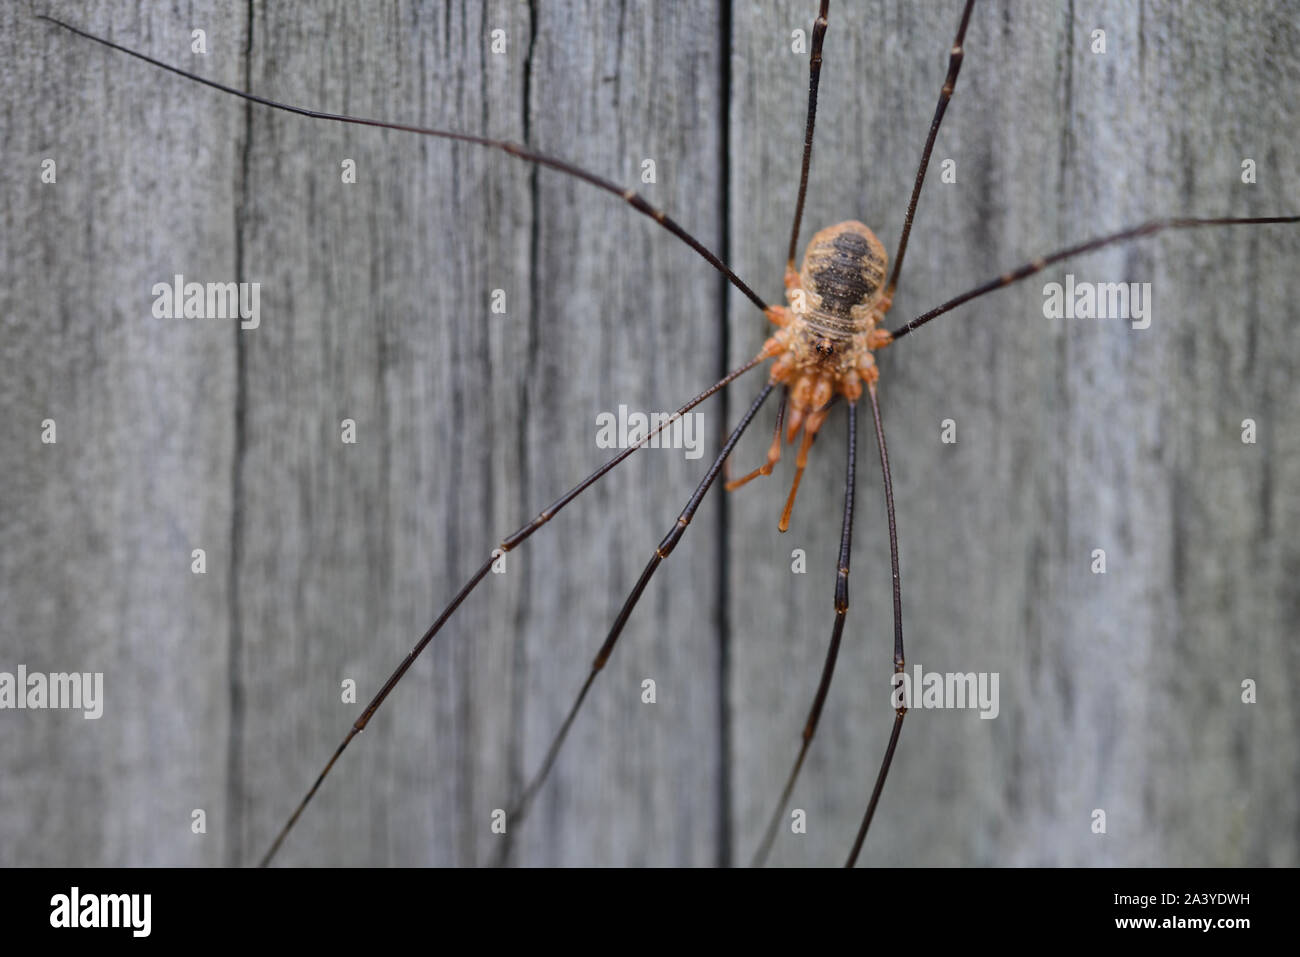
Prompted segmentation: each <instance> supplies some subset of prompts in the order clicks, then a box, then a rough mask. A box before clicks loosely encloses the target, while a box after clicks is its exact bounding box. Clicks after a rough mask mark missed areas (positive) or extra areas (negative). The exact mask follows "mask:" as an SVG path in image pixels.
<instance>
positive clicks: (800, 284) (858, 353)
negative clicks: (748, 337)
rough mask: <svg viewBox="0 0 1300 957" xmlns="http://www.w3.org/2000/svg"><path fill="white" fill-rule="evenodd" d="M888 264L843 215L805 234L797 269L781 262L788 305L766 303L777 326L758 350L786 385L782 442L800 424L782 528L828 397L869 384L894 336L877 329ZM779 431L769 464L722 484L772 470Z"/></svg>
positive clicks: (855, 393) (871, 237)
mask: <svg viewBox="0 0 1300 957" xmlns="http://www.w3.org/2000/svg"><path fill="white" fill-rule="evenodd" d="M888 263H889V257H888V255H887V254H886V253H885V246H884V244H883V243H882V242H881V241H880V240H879V239H878V238H877V237H876V234H875V233H873V232H872V231H871V230H870V229H869V228H867V227H866V226H865V225H863V224H862V223H860V222H857V221H856V220H847V221H845V222H842V223H838V224H836V225H834V226H828V227H826V228H825V229H823V230H821V231H820V232H818V233H817V234H815V235H814V236H813V238H812V239H811V240H810V241H809V243H808V248H807V250H805V252H804V257H803V266H802V268H800V270H799V271H798V272H795V270H794V268H793V263H790V264H787V266H786V272H785V294H786V299H787V300H788V301H789V303H790V305H789V307H788V308H787V307H785V306H769V307H768V309H767V310H766V312H767V317H768V318H769V319H770V320H771V321H772V322H773V323H774V324H775V325H776V326H778V330H777V332H776V333H775V334H773V335H772V336H771V338H769V339H768V340H767V342H766V343H764V346H763V355H765V356H769V357H775V358H776V361H775V362H774V363H773V364H772V371H771V382H772V383H773V384H777V385H784V386H785V387H786V389H787V395H788V399H787V401H788V403H789V407H790V417H789V420H788V422H787V423H786V426H785V434H786V441H787V442H791V443H792V442H794V440H795V437H796V436H797V435H798V434H799V430H800V428H802V429H803V433H804V440H803V444H802V445H801V447H800V449H799V456H798V458H797V459H796V461H795V467H796V473H795V479H794V485H793V486H792V487H791V489H790V497H789V499H788V500H787V502H786V508H785V512H784V513H782V516H781V524H780V529H781V531H785V530H786V529H787V528H788V527H789V523H790V511H791V509H792V508H793V506H794V498H795V494H796V493H797V492H798V489H799V478H800V476H801V475H802V473H803V469H804V466H805V465H806V464H807V458H808V449H809V448H810V447H811V446H812V443H813V439H814V438H816V436H817V431H818V430H819V429H820V428H821V427H822V424H823V423H824V422H825V421H826V416H827V414H828V413H829V411H830V404H831V400H832V399H834V398H835V396H836V395H837V394H838V395H843V396H844V397H845V398H846V399H848V401H850V402H856V401H857V400H858V399H860V398H861V397H862V386H863V383H866V384H867V385H868V386H870V387H874V386H875V384H876V381H877V379H879V378H880V370H879V369H878V368H877V367H876V359H875V356H874V355H873V354H872V353H873V351H874V350H876V349H882V348H884V347H885V346H887V345H889V343H890V342H891V341H892V339H891V337H890V335H889V333H888V332H887V331H886V330H884V329H880V328H878V326H879V325H880V322H881V320H883V319H884V316H885V313H886V312H888V311H889V306H890V302H891V298H892V296H891V293H890V292H889V290H888V289H887V288H886V287H885V275H886V267H887V266H888ZM780 438H781V436H780V424H779V423H778V432H777V435H776V436H775V437H774V438H773V440H772V447H771V449H769V451H768V458H767V463H766V464H765V465H763V466H762V467H761V468H760V469H758V470H756V471H755V472H753V473H751V474H750V475H749V476H747V477H746V478H745V479H741V480H739V481H737V482H732V483H729V484H728V488H736V487H738V486H739V485H741V484H743V483H744V482H745V481H748V479H749V478H753V477H755V476H756V475H758V474H763V475H767V474H770V473H771V469H772V467H773V466H774V465H775V464H776V462H777V461H778V460H779V458H780V455H781V442H780Z"/></svg>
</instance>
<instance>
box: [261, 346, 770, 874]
mask: <svg viewBox="0 0 1300 957" xmlns="http://www.w3.org/2000/svg"><path fill="white" fill-rule="evenodd" d="M763 358H764V356H762V355H759V356H758V357H756V358H754V359H751V360H750V361H749V362H747V363H745V364H744V365H743V366H741V367H740V368H738V369H735V370H733V371H731V372H729V373H727V375H726V376H724V377H723V378H722V379H720V380H718V381H717V382H715V383H714V384H713V385H711V386H709V388H707V389H705V390H704V391H703V392H701V393H700V394H699V395H697V396H696V397H695V398H693V399H691V401H690V402H688V403H686V404H685V405H684V406H682V407H681V408H680V409H678V410H677V411H676V412H674V413H673V414H672V415H671V416H669V417H668V421H666V422H665V423H664V424H663V425H661V426H659V427H658V428H656V429H654V430H653V431H651V432H650V433H649V434H648V435H646V436H645V437H644V438H643V439H641V441H639V442H637V443H636V444H635V445H630V446H628V447H627V448H626V449H624V450H623V451H621V452H620V453H619V454H618V455H616V456H614V457H613V458H612V459H610V460H609V461H608V462H606V463H605V464H604V465H602V466H601V467H600V468H598V469H596V471H594V472H592V473H591V474H590V475H588V476H587V477H586V478H585V479H583V480H582V481H581V482H579V483H578V484H577V485H575V486H574V487H573V488H571V489H569V491H567V492H565V493H564V494H563V495H561V496H560V497H559V498H558V499H556V500H555V501H554V502H552V503H551V504H550V505H549V506H547V507H546V508H545V509H543V510H542V511H541V512H540V513H539V514H538V515H537V517H536V518H534V519H533V520H532V521H531V522H529V523H528V524H527V525H524V526H522V527H521V528H520V529H519V530H518V531H516V532H515V533H514V534H513V535H510V536H509V537H508V538H506V539H505V540H504V541H502V542H501V544H500V545H499V546H498V548H497V549H496V550H494V551H493V553H492V554H491V555H489V556H488V558H487V560H486V561H485V562H484V563H483V564H482V565H481V566H480V567H479V569H478V571H476V572H475V573H474V574H473V576H471V577H470V580H469V581H467V582H466V583H465V586H464V587H463V588H461V590H460V591H459V592H457V593H456V597H455V598H453V599H452V600H451V603H450V604H448V605H447V607H446V608H444V609H443V610H442V614H440V615H439V616H438V618H437V620H436V621H434V623H433V624H432V625H430V626H429V630H428V631H426V632H425V633H424V635H423V636H422V637H421V638H420V640H419V641H418V642H416V643H415V647H414V648H412V649H411V652H410V654H408V655H407V656H406V657H405V658H404V659H403V660H402V663H401V664H400V665H398V666H397V670H395V671H394V672H393V673H392V674H391V675H389V677H388V680H387V681H385V682H384V686H383V687H382V688H380V689H379V692H378V694H376V695H375V696H374V698H373V699H371V701H370V704H368V705H366V710H365V711H363V712H362V713H361V717H359V718H357V720H356V721H355V722H354V723H353V725H352V727H351V728H350V729H349V730H348V733H347V735H346V736H345V737H344V738H343V741H342V742H341V743H340V744H339V746H338V748H337V749H335V751H334V754H333V756H332V757H331V758H330V759H329V761H328V762H327V763H326V765H325V768H324V770H322V771H321V773H320V774H319V775H318V776H317V778H316V781H315V783H314V784H312V786H311V788H310V789H309V790H308V791H307V794H306V796H305V797H303V799H302V800H301V801H300V802H299V803H298V807H297V808H296V809H295V810H294V812H293V814H292V815H290V816H289V820H288V821H286V822H285V825H284V827H283V828H281V829H280V833H279V834H278V835H277V836H276V838H275V841H274V842H273V843H272V844H271V847H270V848H269V849H268V850H267V852H266V854H265V855H263V857H262V860H261V863H260V864H259V865H258V866H260V867H266V866H267V865H268V864H270V863H271V859H272V858H273V857H275V853H276V851H278V850H279V849H280V845H281V844H283V843H284V839H285V838H286V837H288V836H289V832H290V831H291V830H292V829H293V826H294V824H296V823H297V822H298V818H299V817H301V816H302V812H303V811H304V810H305V809H306V807H307V805H308V804H309V803H310V802H311V799H312V798H313V797H315V795H316V792H317V791H318V790H320V786H321V784H322V783H323V782H324V780H325V776H326V775H327V774H329V773H330V769H331V768H333V767H334V762H336V761H337V760H338V759H339V756H340V755H341V754H342V753H343V752H344V750H345V749H346V748H347V746H348V745H349V744H351V743H352V739H353V738H355V737H356V736H357V735H358V734H360V733H361V732H362V731H364V730H365V729H366V725H367V724H369V723H370V719H371V718H373V717H374V716H375V712H376V711H378V710H379V707H380V705H382V704H383V703H384V699H385V698H387V697H388V695H389V694H390V693H391V692H392V690H393V688H394V687H396V686H397V683H398V682H399V681H401V680H402V676H403V675H405V674H406V672H407V671H408V670H409V669H410V667H411V665H413V664H415V659H416V658H418V657H419V656H420V653H421V652H423V651H424V649H425V647H426V646H427V645H428V644H429V642H430V641H432V640H433V636H434V635H436V634H437V633H438V632H439V631H440V630H441V629H442V626H443V625H445V624H446V623H447V621H448V619H450V618H451V616H452V614H453V613H454V612H455V611H456V609H457V608H459V607H460V605H461V602H463V601H464V600H465V599H466V598H468V597H469V594H470V592H472V591H473V590H474V589H475V588H476V587H477V586H478V584H479V582H481V581H482V580H483V579H484V578H485V577H486V576H487V573H488V570H489V569H491V567H492V563H493V562H494V561H496V559H497V558H498V557H499V555H500V553H503V552H508V551H510V550H511V549H513V548H515V547H516V546H518V545H519V544H520V543H521V542H523V541H524V540H525V539H527V538H528V537H529V536H530V535H532V534H533V532H535V531H537V530H538V529H539V528H541V527H542V526H543V525H545V524H546V523H547V522H549V521H550V520H551V519H552V518H554V517H555V515H556V513H557V512H559V511H560V509H562V508H564V506H566V505H568V504H569V503H570V502H572V501H573V500H574V499H575V498H577V497H578V496H579V495H581V494H582V493H583V492H585V491H586V490H587V489H589V488H591V486H593V485H595V484H596V482H598V481H600V479H601V478H603V477H604V476H605V475H606V474H607V473H609V472H610V471H612V470H613V469H614V467H615V466H617V465H618V464H619V463H620V462H622V461H623V460H624V459H626V458H627V457H628V456H629V455H631V454H632V453H633V452H635V451H636V450H637V449H639V448H641V447H642V446H644V445H645V444H646V443H647V442H649V441H650V440H651V439H652V438H654V436H656V435H658V434H659V433H660V432H662V431H663V430H664V429H666V428H668V427H669V426H671V425H672V424H673V422H675V421H677V420H678V419H679V418H681V417H682V416H683V415H685V414H686V413H687V412H689V411H690V410H691V409H693V408H695V406H697V405H699V404H700V403H701V402H703V401H704V400H705V399H707V398H709V396H711V395H713V394H714V393H715V392H718V391H719V390H721V389H722V388H724V387H725V386H727V385H728V384H729V383H731V382H734V381H735V380H736V379H738V378H739V377H740V376H742V375H744V374H745V373H746V372H748V371H749V370H750V369H752V368H754V367H755V366H756V365H758V364H759V363H760V362H761V361H762V360H763ZM768 389H769V391H770V389H771V387H770V386H769V387H768ZM766 394H767V393H766V392H764V395H765V396H766ZM751 416H752V412H751ZM747 422H748V419H746V423H747ZM711 474H712V473H711Z"/></svg>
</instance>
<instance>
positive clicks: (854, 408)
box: [750, 402, 858, 867]
mask: <svg viewBox="0 0 1300 957" xmlns="http://www.w3.org/2000/svg"><path fill="white" fill-rule="evenodd" d="M857 454H858V404H857V403H856V402H850V403H849V464H848V468H847V470H846V474H845V476H844V524H843V526H842V527H841V528H840V563H839V568H838V570H837V572H836V574H835V625H834V627H832V628H831V644H830V647H829V648H827V649H826V663H825V664H824V665H822V677H821V682H820V683H819V684H818V685H817V695H816V697H814V698H813V703H812V708H811V709H810V710H809V712H808V720H807V721H806V722H805V723H804V727H803V743H802V744H801V745H800V746H799V756H798V757H797V758H795V761H794V767H792V768H791V769H790V776H789V777H788V778H787V779H786V782H785V788H784V789H782V791H781V798H780V800H779V801H777V805H776V808H775V809H774V810H773V811H772V818H771V820H769V821H768V823H767V830H766V831H764V832H763V840H762V842H761V843H760V844H759V845H758V850H756V851H755V852H754V857H753V860H751V861H750V866H751V867H762V866H763V863H764V862H765V861H766V860H767V855H768V852H769V851H770V850H771V849H772V842H773V841H774V840H775V839H776V831H777V828H778V827H779V826H780V823H781V819H782V817H783V815H784V813H785V808H786V805H787V804H789V803H790V795H791V793H793V791H794V782H795V780H796V779H797V778H798V777H799V771H800V770H801V769H802V768H803V762H804V758H805V757H807V755H808V746H809V745H810V744H811V743H812V739H813V735H814V734H815V733H816V731H817V722H818V721H819V720H820V718H821V714H822V706H823V705H825V703H826V694H827V692H829V691H830V690H831V677H832V676H833V675H834V674H835V660H836V658H837V657H838V656H839V653H840V638H841V636H842V635H843V634H844V622H845V621H846V620H847V618H848V614H849V556H850V554H851V553H852V550H853V493H854V488H855V486H856V484H857V483H856V479H855V476H856V474H857Z"/></svg>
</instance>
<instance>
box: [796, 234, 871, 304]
mask: <svg viewBox="0 0 1300 957" xmlns="http://www.w3.org/2000/svg"><path fill="white" fill-rule="evenodd" d="M831 248H832V250H833V253H832V254H831V256H830V258H829V259H828V260H827V261H826V264H825V265H824V266H822V267H821V268H820V269H818V270H816V271H815V272H814V273H813V274H812V279H813V282H814V283H815V284H816V288H815V289H814V291H815V292H816V293H817V295H818V296H820V297H821V310H822V311H823V312H825V313H828V314H829V315H832V316H836V317H841V316H848V314H849V310H850V309H852V308H853V307H854V306H856V305H859V304H860V303H862V302H865V301H866V300H867V299H868V298H870V297H871V296H872V295H874V294H875V292H876V290H877V289H878V288H879V286H878V285H877V284H876V283H873V282H870V281H869V280H868V279H867V277H866V276H865V275H863V272H864V270H863V268H862V266H863V260H868V259H869V260H874V259H875V256H874V255H873V251H872V249H871V246H870V244H869V243H868V242H867V240H866V237H865V236H861V235H859V234H858V233H855V232H849V231H847V230H846V231H845V232H842V233H840V234H839V235H838V236H836V237H835V241H834V243H832V245H831Z"/></svg>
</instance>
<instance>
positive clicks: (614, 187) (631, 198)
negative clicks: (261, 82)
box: [37, 14, 767, 311]
mask: <svg viewBox="0 0 1300 957" xmlns="http://www.w3.org/2000/svg"><path fill="white" fill-rule="evenodd" d="M37 17H38V19H41V20H47V21H49V22H50V23H53V24H54V25H55V26H59V27H62V28H63V29H65V30H70V31H71V32H73V33H75V34H76V35H77V36H80V37H85V38H86V39H87V40H94V41H95V42H96V43H100V44H103V45H104V46H106V47H111V48H112V49H114V50H117V51H119V52H121V53H125V54H127V55H128V56H133V57H135V58H136V59H137V60H143V61H144V62H145V63H149V64H151V65H153V66H156V67H158V68H159V69H161V70H166V71H167V72H168V73H175V74H176V75H177V76H183V77H185V79H187V80H193V81H194V82H195V83H201V84H203V85H204V86H207V87H211V88H212V89H214V90H220V91H221V92H222V93H228V94H230V95H231V96H237V97H239V98H240V99H241V100H247V101H249V102H250V103H258V104H261V105H262V106H269V107H270V108H271V109H273V110H281V111H283V112H285V113H294V114H297V115H298V116H306V117H309V118H311V119H314V120H329V121H331V122H334V123H353V124H356V125H358V126H374V127H379V128H381V129H386V130H399V131H401V132H403V133H415V134H416V135H418V136H433V137H437V138H438V139H444V140H455V141H456V142H458V143H470V144H473V145H475V146H486V147H488V148H489V149H496V150H501V151H503V152H506V153H509V154H510V155H511V156H517V157H519V158H520V159H522V160H525V161H527V162H529V163H536V164H538V165H539V166H545V167H548V168H550V169H555V170H559V171H560V172H561V173H567V174H568V175H570V176H576V177H577V178H578V179H580V180H583V181H584V182H587V183H590V184H591V185H592V186H595V187H596V188H597V189H602V190H604V191H605V192H607V193H612V194H613V195H615V196H618V197H619V198H621V199H622V200H623V201H624V202H625V203H627V204H628V205H629V206H631V207H632V208H633V209H635V210H636V211H637V212H638V213H641V214H643V215H645V216H649V217H650V218H651V219H653V220H654V221H655V222H656V223H658V224H659V225H660V226H662V227H664V229H666V230H668V231H669V232H670V233H672V234H673V235H674V236H676V237H677V238H678V239H680V240H681V241H682V242H684V243H686V245H688V246H690V247H691V248H692V249H694V250H695V251H696V252H697V253H699V254H700V255H701V256H702V257H704V259H705V261H707V262H708V264H709V265H710V266H712V267H713V268H714V269H716V270H718V272H720V273H722V274H723V275H724V276H726V277H727V279H728V281H729V282H730V283H731V284H732V285H733V286H735V287H736V288H737V289H739V290H740V291H741V292H743V293H744V294H745V295H746V296H747V297H748V298H749V301H750V302H752V303H753V304H754V305H756V306H758V308H759V309H760V310H763V311H766V310H767V304H766V303H765V302H763V300H762V299H760V298H759V296H758V294H757V293H756V292H754V290H752V289H750V288H749V286H747V285H746V284H745V283H744V282H743V281H742V280H741V278H740V277H739V276H737V275H736V274H735V273H734V272H732V271H731V269H730V268H729V267H728V266H727V264H726V263H724V262H723V261H722V260H721V259H719V258H718V257H717V256H716V255H714V254H713V252H711V251H710V250H709V249H708V248H707V247H706V246H705V245H704V244H703V243H701V242H700V241H699V240H698V239H696V238H695V237H694V236H692V235H691V234H690V233H688V232H687V231H686V230H685V229H683V228H682V227H681V226H680V225H679V224H678V223H677V222H676V221H675V220H673V219H671V218H669V217H668V216H666V215H665V214H664V211H663V210H661V209H656V208H655V207H654V206H651V205H650V204H649V203H648V202H646V200H645V199H644V198H642V196H641V195H640V194H639V193H637V192H636V191H635V190H632V189H623V188H622V187H621V186H619V185H618V184H616V183H612V182H610V181H609V180H607V179H605V178H604V177H603V176H597V175H596V174H595V173H590V172H588V171H587V170H585V169H581V168H580V167H577V166H574V165H573V164H572V163H569V162H566V161H565V160H562V159H556V158H555V157H552V156H544V155H543V154H541V153H535V152H533V151H532V150H530V149H527V148H526V147H524V146H521V145H520V144H518V143H511V142H509V141H507V140H494V139H488V138H487V137H483V136H472V135H470V134H468V133H456V132H453V131H451V130H436V129H430V128H428V127H421V126H410V125H408V124H406V123H390V122H388V121H387V120H372V119H367V118H365V117H360V116H345V115H343V114H340V113H325V112H323V111H321V110H309V109H306V108H305V107H301V106H290V105H289V104H288V103H280V102H278V101H276V100H271V99H267V98H266V97H264V96H258V95H257V94H255V93H246V92H245V91H243V90H237V89H235V88H234V87H232V86H226V85H225V84H224V83H218V82H216V81H215V80H209V79H205V78H204V77H201V76H199V75H198V74H195V73H190V72H188V71H187V70H182V69H180V68H179V67H174V66H170V65H168V64H166V63H163V62H162V61H161V60H155V59H154V58H153V57H151V56H147V55H146V54H144V53H140V52H138V51H136V50H132V49H130V48H129V47H124V46H120V45H119V44H116V43H114V42H113V41H111V40H105V39H104V38H103V37H97V36H95V35H94V34H93V33H87V32H85V31H84V30H78V29H77V28H76V27H74V26H72V25H71V24H68V23H64V22H63V21H62V20H56V19H54V17H47V16H45V15H44V14H38V15H37Z"/></svg>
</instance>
